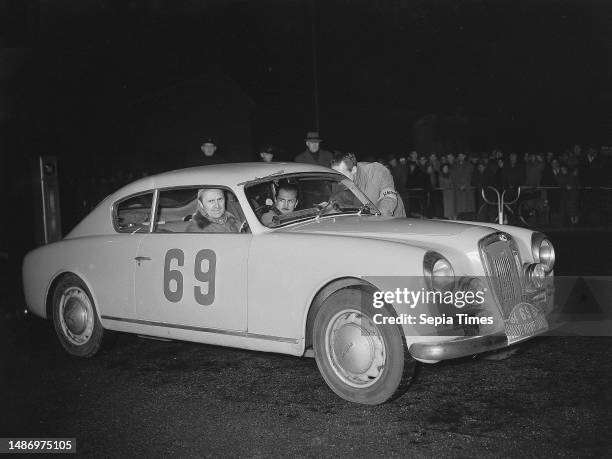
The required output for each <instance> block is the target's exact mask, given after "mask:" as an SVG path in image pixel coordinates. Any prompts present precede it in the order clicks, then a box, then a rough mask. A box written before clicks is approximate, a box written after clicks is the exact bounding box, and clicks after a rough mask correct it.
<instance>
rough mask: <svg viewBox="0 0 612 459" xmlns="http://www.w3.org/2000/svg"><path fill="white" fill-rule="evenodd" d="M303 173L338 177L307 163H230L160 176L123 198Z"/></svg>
mask: <svg viewBox="0 0 612 459" xmlns="http://www.w3.org/2000/svg"><path fill="white" fill-rule="evenodd" d="M301 172H327V173H333V174H337V172H335V171H334V170H332V169H329V168H327V167H323V166H318V165H313V164H304V163H280V162H272V163H265V162H258V163H230V164H215V165H212V166H199V167H189V168H187V169H178V170H174V171H169V172H163V173H161V174H157V175H151V176H147V177H144V178H141V179H139V180H136V181H135V182H132V183H130V184H128V185H126V186H124V187H123V188H122V189H121V190H119V191H117V193H116V194H119V195H123V196H124V195H129V194H134V193H139V192H141V191H147V190H151V189H153V188H167V187H175V186H188V185H200V184H201V185H224V186H228V187H234V186H236V185H238V184H241V183H244V182H250V181H253V180H256V179H258V178H263V177H266V176H268V175H273V174H274V175H280V174H292V173H301Z"/></svg>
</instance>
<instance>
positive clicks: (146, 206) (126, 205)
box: [113, 191, 153, 233]
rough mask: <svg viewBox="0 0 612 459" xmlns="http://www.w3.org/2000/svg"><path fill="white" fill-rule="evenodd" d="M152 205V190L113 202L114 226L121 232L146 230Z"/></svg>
mask: <svg viewBox="0 0 612 459" xmlns="http://www.w3.org/2000/svg"><path fill="white" fill-rule="evenodd" d="M152 205H153V192H152V191H151V192H148V193H144V194H139V195H136V196H131V197H129V198H127V199H124V200H123V201H119V202H118V203H116V204H115V206H114V208H115V212H114V215H113V218H114V223H115V228H116V229H117V231H119V232H121V233H135V232H141V233H142V232H147V231H148V230H149V222H150V218H151V207H152Z"/></svg>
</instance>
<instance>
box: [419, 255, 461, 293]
mask: <svg viewBox="0 0 612 459" xmlns="http://www.w3.org/2000/svg"><path fill="white" fill-rule="evenodd" d="M423 271H424V274H425V276H426V277H428V278H429V280H430V282H431V288H432V289H433V290H439V291H446V290H452V289H453V287H454V286H455V271H454V270H453V267H452V266H451V264H450V262H449V261H448V260H447V259H446V258H444V257H443V256H442V255H440V254H439V253H436V252H428V253H427V254H426V255H425V259H424V260H423Z"/></svg>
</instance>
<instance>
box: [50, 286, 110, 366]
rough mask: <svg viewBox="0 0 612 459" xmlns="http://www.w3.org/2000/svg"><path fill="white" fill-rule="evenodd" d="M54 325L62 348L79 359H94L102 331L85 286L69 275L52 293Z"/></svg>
mask: <svg viewBox="0 0 612 459" xmlns="http://www.w3.org/2000/svg"><path fill="white" fill-rule="evenodd" d="M53 324H54V326H55V332H56V333H57V336H58V338H59V340H60V343H61V344H62V346H63V347H64V349H65V350H66V351H67V352H68V353H69V354H72V355H75V356H78V357H91V356H93V355H94V354H95V353H96V352H98V350H99V349H100V346H101V345H102V341H103V338H104V335H105V331H104V328H103V327H102V324H101V323H100V320H99V319H98V314H97V312H96V307H95V305H94V302H93V299H92V298H91V294H90V293H89V290H88V289H87V286H86V285H85V283H84V282H83V281H82V280H81V279H80V278H79V277H78V276H76V275H74V274H68V275H66V276H64V277H63V278H62V279H61V280H60V281H59V283H58V284H57V286H56V288H55V291H54V292H53Z"/></svg>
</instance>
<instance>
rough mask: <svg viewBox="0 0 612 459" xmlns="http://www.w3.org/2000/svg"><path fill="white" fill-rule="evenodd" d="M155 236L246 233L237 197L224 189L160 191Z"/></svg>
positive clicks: (198, 188) (190, 188) (246, 229)
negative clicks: (159, 234)
mask: <svg viewBox="0 0 612 459" xmlns="http://www.w3.org/2000/svg"><path fill="white" fill-rule="evenodd" d="M156 215H157V217H156V222H155V227H154V232H156V233H238V232H243V233H246V232H249V230H248V225H246V223H245V220H246V219H245V217H244V213H243V212H242V209H241V207H240V204H239V203H238V199H237V198H236V196H235V195H234V194H233V193H232V192H231V191H229V190H227V189H224V188H213V187H206V188H203V187H189V188H173V189H170V190H160V192H159V200H158V206H157V213H156Z"/></svg>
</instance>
